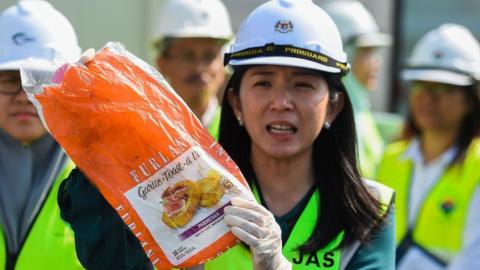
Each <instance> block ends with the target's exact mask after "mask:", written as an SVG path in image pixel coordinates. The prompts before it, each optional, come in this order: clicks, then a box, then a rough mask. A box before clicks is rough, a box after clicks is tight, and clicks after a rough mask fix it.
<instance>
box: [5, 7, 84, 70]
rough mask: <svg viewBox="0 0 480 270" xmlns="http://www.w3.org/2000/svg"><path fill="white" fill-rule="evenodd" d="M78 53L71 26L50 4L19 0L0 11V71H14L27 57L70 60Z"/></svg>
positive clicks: (75, 38) (75, 37) (75, 57)
mask: <svg viewBox="0 0 480 270" xmlns="http://www.w3.org/2000/svg"><path fill="white" fill-rule="evenodd" d="M79 55H80V47H79V46H78V42H77V36H76V34H75V31H74V30H73V27H72V25H71V24H70V22H69V21H68V20H67V19H66V18H65V16H63V15H62V14H61V13H60V12H58V11H57V10H56V9H55V8H53V7H52V6H51V5H50V3H48V2H46V1H40V0H24V1H19V2H18V3H17V4H16V5H14V6H11V7H9V8H7V9H6V10H5V11H4V12H3V13H1V14H0V70H18V69H20V63H21V62H23V61H24V60H26V59H28V58H29V57H32V58H41V59H45V60H49V61H51V60H54V59H55V58H58V57H60V58H64V59H66V60H69V61H74V60H76V59H77V58H78V57H79Z"/></svg>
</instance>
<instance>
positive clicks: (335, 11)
mask: <svg viewBox="0 0 480 270" xmlns="http://www.w3.org/2000/svg"><path fill="white" fill-rule="evenodd" d="M324 8H325V11H326V12H327V13H328V14H329V15H330V16H332V19H333V21H335V23H336V24H337V27H338V29H339V30H340V35H341V36H342V40H343V43H344V44H345V45H346V44H349V43H353V44H355V45H356V46H358V47H380V46H389V45H390V44H391V42H392V40H391V37H390V35H389V34H386V33H382V32H380V29H379V28H378V25H377V23H376V22H375V19H374V18H373V16H372V14H370V12H369V11H368V10H367V9H366V8H365V6H364V5H363V4H362V3H360V2H358V1H348V0H337V1H333V2H330V3H328V4H326V5H325V7H324Z"/></svg>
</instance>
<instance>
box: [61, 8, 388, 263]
mask: <svg viewBox="0 0 480 270" xmlns="http://www.w3.org/2000/svg"><path fill="white" fill-rule="evenodd" d="M320 25H321V27H320ZM225 59H226V60H225V62H226V63H227V64H228V65H230V66H231V67H232V69H233V75H232V77H231V78H230V80H229V83H228V84H227V92H226V94H225V95H224V97H223V102H222V115H221V123H220V136H219V142H220V144H221V145H222V146H223V147H224V148H225V150H226V151H227V152H228V154H229V155H230V156H231V157H232V159H233V160H234V161H235V162H236V164H237V165H238V166H239V168H240V169H241V171H242V173H243V174H244V175H245V178H246V179H247V180H248V182H249V186H250V188H251V189H252V191H253V193H254V195H255V197H256V202H253V201H246V200H242V199H239V198H234V199H232V205H233V206H229V207H226V208H225V217H224V219H223V221H224V222H225V223H226V224H227V225H228V226H230V228H231V231H232V232H233V233H234V234H235V235H236V236H237V237H238V238H239V239H240V240H241V241H242V242H243V244H239V245H237V246H235V247H233V248H231V249H229V250H228V251H226V252H225V253H223V254H222V255H220V256H218V257H217V258H215V259H213V260H211V261H209V262H207V263H205V265H203V266H201V267H204V268H205V269H218V270H230V269H231V270H237V269H241V270H245V269H246V270H248V269H256V270H260V269H263V270H273V269H276V270H287V269H319V268H322V269H357V270H358V269H382V270H389V269H393V268H394V251H395V241H394V238H395V237H394V221H393V219H392V218H393V214H394V213H393V207H392V204H393V195H394V194H393V190H392V189H390V188H388V187H385V186H384V185H381V184H379V183H377V182H372V181H368V180H363V179H362V178H361V176H360V174H359V171H358V169H357V157H356V154H355V153H356V150H355V149H356V141H355V125H354V118H353V117H354V116H353V109H352V106H351V103H350V101H349V97H348V93H347V92H346V91H345V89H344V86H343V84H342V81H341V78H342V76H343V75H344V74H345V73H346V72H347V71H348V67H349V65H348V63H347V61H346V60H347V57H346V54H345V52H344V51H343V45H342V41H341V38H340V34H339V33H338V30H337V27H336V26H335V24H334V22H333V21H332V20H331V18H330V17H329V16H328V15H327V14H326V13H325V12H324V11H323V10H322V9H321V8H319V7H318V6H316V5H315V4H314V3H313V2H312V1H311V0H272V1H268V2H266V3H264V4H262V5H261V6H259V7H258V8H256V9H255V10H254V11H253V12H252V13H251V14H250V15H249V16H248V17H247V18H246V19H245V21H244V23H243V24H242V26H241V27H240V30H239V32H238V34H237V36H236V39H235V42H234V43H233V44H232V45H231V47H230V52H229V53H227V54H226V55H225ZM323 60H326V61H323ZM59 204H60V206H61V209H62V217H64V218H65V220H67V221H68V222H69V223H70V224H71V225H72V228H73V229H74V231H75V237H76V238H77V239H79V240H78V241H79V243H80V244H81V246H79V250H80V251H81V252H80V253H79V258H80V260H81V261H82V263H84V264H85V265H86V266H88V268H89V269H151V268H152V265H151V264H150V262H149V261H148V258H147V256H146V255H145V252H144V251H143V249H142V246H141V244H140V242H139V241H138V239H137V238H135V236H134V235H133V233H132V232H131V231H130V230H129V229H128V227H127V226H126V225H125V224H124V223H123V222H122V220H121V218H120V217H119V216H118V214H117V213H116V212H115V210H114V209H113V208H112V207H111V206H110V205H109V204H108V203H107V202H106V201H105V199H104V198H103V197H102V196H101V194H99V192H98V191H97V190H96V189H95V187H94V186H93V185H92V184H91V183H90V182H89V180H88V179H87V178H86V177H85V176H84V175H83V174H82V172H81V171H80V170H74V171H72V173H71V174H70V176H69V177H68V179H66V180H65V181H64V183H63V184H62V186H61V188H60V196H59Z"/></svg>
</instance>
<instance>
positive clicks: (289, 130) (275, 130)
mask: <svg viewBox="0 0 480 270" xmlns="http://www.w3.org/2000/svg"><path fill="white" fill-rule="evenodd" d="M267 131H268V132H269V133H272V134H276V135H293V134H295V133H296V132H297V128H296V127H294V126H291V125H280V124H270V125H267Z"/></svg>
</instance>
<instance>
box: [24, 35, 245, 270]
mask: <svg viewBox="0 0 480 270" xmlns="http://www.w3.org/2000/svg"><path fill="white" fill-rule="evenodd" d="M22 73H24V71H22ZM43 90H44V91H41V90H40V91H38V90H37V91H33V92H35V93H34V94H32V93H29V96H30V97H33V99H36V100H37V101H38V102H37V101H35V103H37V105H39V106H38V107H41V108H40V110H41V111H40V113H41V114H43V119H44V122H45V123H46V126H47V128H48V129H49V131H50V133H51V134H52V135H53V137H54V138H55V139H56V140H57V141H58V142H59V143H60V144H61V145H62V147H63V148H64V149H65V151H66V152H67V154H68V155H69V157H70V158H71V159H72V160H73V161H74V162H75V164H76V165H77V166H78V167H79V168H80V169H81V170H82V171H83V172H84V173H86V175H87V176H88V178H89V179H90V180H91V181H92V182H93V183H94V184H95V185H96V186H97V188H98V189H99V190H100V192H101V193H102V194H103V196H104V197H105V198H106V199H107V201H108V202H109V203H110V204H111V205H112V206H113V207H114V208H115V209H116V211H117V212H118V214H119V215H120V216H121V217H122V219H123V221H124V222H125V223H126V224H127V225H128V226H129V227H130V229H131V230H132V231H133V232H134V234H135V235H136V236H137V237H138V239H139V240H140V241H141V243H142V246H143V247H144V250H145V252H146V254H147V256H148V257H149V258H150V260H151V261H152V263H153V264H154V265H155V266H156V268H157V269H170V268H172V267H174V266H175V267H179V268H184V267H190V266H193V265H197V264H200V263H203V262H205V261H206V260H209V259H211V258H213V257H214V256H216V255H218V254H220V253H222V252H224V251H225V250H226V249H227V248H228V247H231V246H234V245H235V244H236V241H237V240H236V238H235V237H234V236H233V234H231V233H230V232H229V229H228V227H227V225H226V224H225V223H224V222H223V216H224V214H223V209H224V207H225V206H227V205H229V204H230V199H231V198H232V197H233V196H242V197H245V198H252V197H251V192H250V191H249V189H248V185H247V183H246V181H245V179H244V178H243V176H242V174H241V172H240V171H239V169H238V167H237V166H236V165H235V164H234V162H233V161H232V160H231V159H230V158H229V157H228V155H227V154H226V153H225V152H224V151H223V149H222V148H221V146H220V145H219V144H218V143H217V142H216V141H215V140H214V139H213V138H212V137H211V136H210V135H209V134H208V132H207V131H206V130H205V129H204V128H203V127H202V125H201V123H200V121H199V120H198V119H197V118H196V117H195V116H194V114H193V113H192V112H191V111H190V109H189V108H188V107H187V106H186V104H185V103H184V102H183V101H182V100H181V99H180V98H179V97H178V96H177V95H176V94H175V92H174V91H173V90H172V89H171V88H170V86H169V85H168V84H167V83H166V82H165V81H164V79H163V77H162V76H161V75H160V74H159V73H157V72H156V71H155V70H154V69H153V68H151V67H150V66H148V65H147V64H146V63H144V62H143V61H141V60H140V59H138V58H137V57H135V56H133V55H132V54H130V53H129V52H127V51H126V50H125V49H124V48H123V47H122V46H120V45H118V44H115V43H109V44H107V45H106V46H105V47H104V48H103V49H101V50H100V51H99V52H97V54H96V55H95V58H94V59H93V61H91V62H88V63H87V64H86V66H84V65H82V64H74V65H71V66H70V67H69V68H68V69H67V70H66V71H65V73H64V77H63V82H62V83H60V84H50V85H47V86H45V87H43Z"/></svg>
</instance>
